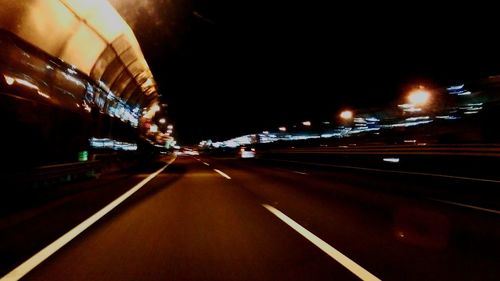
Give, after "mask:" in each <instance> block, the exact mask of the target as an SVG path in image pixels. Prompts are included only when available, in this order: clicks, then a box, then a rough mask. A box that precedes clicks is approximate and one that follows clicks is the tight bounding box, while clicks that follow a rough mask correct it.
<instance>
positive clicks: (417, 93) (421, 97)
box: [408, 86, 431, 106]
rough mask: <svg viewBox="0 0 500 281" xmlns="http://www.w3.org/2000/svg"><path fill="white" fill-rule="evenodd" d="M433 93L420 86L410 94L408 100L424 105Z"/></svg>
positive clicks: (415, 104) (413, 103)
mask: <svg viewBox="0 0 500 281" xmlns="http://www.w3.org/2000/svg"><path fill="white" fill-rule="evenodd" d="M430 98H431V94H430V93H429V91H427V90H426V89H424V87H422V86H420V87H419V88H418V89H416V90H413V91H411V92H410V94H409V95H408V102H410V104H412V105H414V106H422V105H425V104H427V103H428V102H429V100H430Z"/></svg>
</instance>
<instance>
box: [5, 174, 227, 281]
mask: <svg viewBox="0 0 500 281" xmlns="http://www.w3.org/2000/svg"><path fill="white" fill-rule="evenodd" d="M214 171H215V172H217V173H218V174H219V175H221V176H223V177H225V178H226V179H228V180H230V179H231V177H230V176H228V175H227V174H226V173H224V172H223V171H221V170H218V169H214ZM0 281H1V280H0Z"/></svg>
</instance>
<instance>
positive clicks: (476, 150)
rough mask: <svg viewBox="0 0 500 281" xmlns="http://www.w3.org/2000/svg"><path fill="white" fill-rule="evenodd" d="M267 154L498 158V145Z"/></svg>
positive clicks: (293, 150)
mask: <svg viewBox="0 0 500 281" xmlns="http://www.w3.org/2000/svg"><path fill="white" fill-rule="evenodd" d="M265 153H268V154H340V155H436V156H437V155H441V156H475V157H499V156H500V144H454V145H427V144H415V145H372V146H357V145H345V146H337V147H313V148H304V147H300V148H286V149H271V150H268V151H266V152H265Z"/></svg>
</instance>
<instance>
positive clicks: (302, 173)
mask: <svg viewBox="0 0 500 281" xmlns="http://www.w3.org/2000/svg"><path fill="white" fill-rule="evenodd" d="M292 172H294V173H296V174H299V175H306V176H307V175H308V173H304V172H299V171H292Z"/></svg>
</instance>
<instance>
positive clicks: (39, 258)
mask: <svg viewBox="0 0 500 281" xmlns="http://www.w3.org/2000/svg"><path fill="white" fill-rule="evenodd" d="M175 159H176V157H174V158H173V159H172V160H171V161H170V162H168V163H167V164H166V165H165V166H163V167H162V168H161V169H159V170H158V171H156V172H154V173H152V174H151V175H149V176H148V177H147V178H145V179H143V180H142V181H141V182H140V183H138V184H137V185H136V186H134V187H132V188H131V189H130V190H129V191H127V192H125V193H124V194H122V195H121V196H120V197H118V198H117V199H115V200H114V201H113V202H111V203H109V204H108V205H107V206H106V207H104V208H102V209H101V210H100V211H98V212H97V213H95V214H93V215H92V216H91V217H89V218H88V219H86V220H85V221H83V222H82V223H80V224H79V225H77V226H76V227H75V228H73V229H72V230H70V231H69V232H67V233H66V234H64V235H63V236H61V237H59V238H58V239H57V240H56V241H54V242H52V243H51V244H50V245H48V246H47V247H45V248H43V249H42V250H41V251H40V252H38V253H36V254H35V255H34V256H32V257H31V258H29V259H28V260H27V261H25V262H24V263H22V264H21V265H19V266H18V267H16V268H15V269H14V270H12V271H11V272H9V273H7V275H5V276H4V277H2V278H1V279H0V281H14V280H19V279H21V278H22V277H23V276H24V275H26V274H27V273H28V272H30V271H31V270H32V269H33V268H35V267H36V266H38V265H39V264H40V263H42V262H43V261H44V260H46V259H47V258H49V257H50V256H51V255H52V254H54V253H55V252H57V251H58V250H59V249H61V248H62V247H63V246H64V245H66V244H67V243H69V242H70V241H71V240H73V239H74V238H75V237H77V236H78V235H79V234H81V233H82V232H83V231H85V230H86V229H87V228H89V227H90V226H91V225H93V224H94V223H95V222H97V221H98V220H99V219H101V218H102V217H103V216H105V215H106V214H107V213H109V212H110V211H112V210H113V209H114V208H116V206H118V205H120V204H121V203H122V202H123V201H125V200H126V199H127V198H129V197H130V196H131V195H132V194H134V193H135V192H136V191H138V190H139V189H141V188H142V187H143V186H144V185H146V184H147V183H148V182H149V181H151V180H152V179H153V178H154V177H156V176H157V175H159V174H160V173H161V172H163V170H165V168H167V167H168V165H170V164H172V162H174V161H175Z"/></svg>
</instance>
